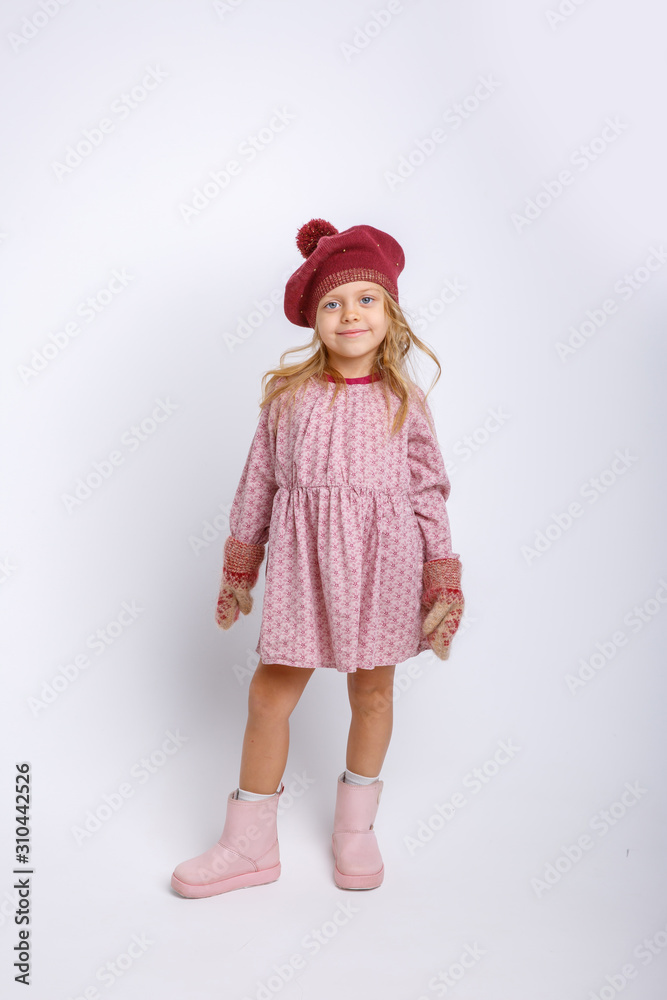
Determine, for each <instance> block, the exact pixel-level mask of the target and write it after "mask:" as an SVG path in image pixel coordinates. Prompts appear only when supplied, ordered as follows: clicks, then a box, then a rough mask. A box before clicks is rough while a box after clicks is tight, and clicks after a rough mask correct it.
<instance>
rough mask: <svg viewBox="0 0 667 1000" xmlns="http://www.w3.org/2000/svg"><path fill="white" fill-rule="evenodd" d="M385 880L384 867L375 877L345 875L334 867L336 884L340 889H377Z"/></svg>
mask: <svg viewBox="0 0 667 1000" xmlns="http://www.w3.org/2000/svg"><path fill="white" fill-rule="evenodd" d="M383 879H384V865H383V866H382V868H381V869H380V871H379V872H375V874H373V875H344V874H343V872H341V871H339V870H338V868H337V867H334V882H335V883H336V885H337V886H338V888H339V889H377V887H378V886H380V885H382V880H383Z"/></svg>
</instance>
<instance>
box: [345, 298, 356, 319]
mask: <svg viewBox="0 0 667 1000" xmlns="http://www.w3.org/2000/svg"><path fill="white" fill-rule="evenodd" d="M358 316H359V313H358V311H357V307H356V306H355V304H354V302H352V303H350V304H349V305H347V306H345V307H344V308H343V319H348V318H350V319H352V318H354V319H356V318H357V317H358Z"/></svg>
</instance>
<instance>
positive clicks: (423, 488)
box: [408, 389, 465, 660]
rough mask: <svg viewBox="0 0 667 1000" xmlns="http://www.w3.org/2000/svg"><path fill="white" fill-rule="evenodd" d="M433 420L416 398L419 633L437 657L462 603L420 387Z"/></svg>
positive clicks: (446, 486)
mask: <svg viewBox="0 0 667 1000" xmlns="http://www.w3.org/2000/svg"><path fill="white" fill-rule="evenodd" d="M418 391H419V394H420V398H421V400H422V401H423V402H424V404H425V409H426V412H427V414H428V416H429V417H430V419H431V421H432V422H433V427H431V426H429V422H428V420H427V419H426V416H425V415H424V413H423V412H422V409H421V407H420V406H419V404H416V405H415V407H414V412H413V419H412V421H411V424H410V430H409V435H408V458H409V463H410V501H411V503H412V508H413V510H414V512H415V515H416V517H417V519H418V521H419V527H420V528H421V532H422V537H423V540H424V570H423V588H422V601H421V617H422V634H423V635H425V636H427V637H428V641H429V644H430V646H431V648H432V649H433V651H434V653H435V654H436V656H438V657H439V659H441V660H447V659H449V650H450V646H451V642H452V639H453V637H454V634H455V633H456V630H457V629H458V627H459V624H460V622H461V616H462V614H463V609H464V607H465V601H464V598H463V593H462V591H461V560H460V558H459V555H458V553H455V552H454V553H453V552H452V540H451V532H450V527H449V516H448V514H447V507H446V502H447V498H448V497H449V492H450V483H449V477H448V476H447V472H446V471H445V463H444V459H443V457H442V452H441V451H440V446H439V444H438V439H437V436H436V433H435V430H434V429H433V428H434V426H435V421H433V414H432V413H431V408H430V406H429V405H428V403H427V402H426V400H425V398H424V393H423V392H422V390H421V389H419V390H418Z"/></svg>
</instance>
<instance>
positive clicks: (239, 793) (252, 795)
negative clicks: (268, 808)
mask: <svg viewBox="0 0 667 1000" xmlns="http://www.w3.org/2000/svg"><path fill="white" fill-rule="evenodd" d="M275 794H276V793H275V792H269V793H268V794H266V795H265V794H263V793H262V792H247V791H246V790H245V788H237V789H236V795H235V796H234V797H235V798H237V799H245V801H246V802H257V801H259V799H271V798H273V796H274V795H275Z"/></svg>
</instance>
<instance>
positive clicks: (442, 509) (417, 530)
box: [229, 373, 456, 673]
mask: <svg viewBox="0 0 667 1000" xmlns="http://www.w3.org/2000/svg"><path fill="white" fill-rule="evenodd" d="M381 378H382V376H381V375H380V374H379V373H376V374H375V375H374V376H370V375H368V376H365V377H364V378H350V379H346V380H345V381H346V383H347V387H346V388H345V387H342V386H341V387H340V388H339V390H338V394H337V395H336V399H335V402H334V404H333V406H330V404H331V399H332V396H333V393H334V385H333V379H332V378H331V377H330V376H328V375H327V381H324V380H323V379H322V380H318V379H311V380H310V382H308V383H307V386H306V391H305V395H301V394H299V395H297V399H296V403H295V405H294V406H293V407H291V408H290V409H289V412H285V411H284V412H283V413H282V414H281V416H280V420H279V422H278V426H277V430H276V427H275V419H276V412H275V411H276V407H279V406H280V405H281V402H282V401H283V400H284V399H285V397H284V396H279V397H277V398H276V399H274V400H273V401H272V403H270V404H269V405H268V406H266V407H264V409H263V410H262V411H261V414H260V418H259V422H258V425H257V429H256V431H255V435H254V438H253V441H252V444H251V446H250V451H249V453H248V457H247V460H246V463H245V467H244V469H243V473H242V475H241V479H240V482H239V485H238V488H237V491H236V495H235V497H234V501H233V503H232V506H231V509H230V515H229V528H230V533H231V535H232V536H233V537H234V538H236V539H238V540H239V541H241V542H246V543H249V544H264V543H266V542H268V552H267V558H266V574H265V589H264V605H263V611H262V622H261V628H260V635H259V640H258V643H257V647H256V652H257V653H259V655H260V657H261V659H262V662H263V663H284V664H287V665H290V666H295V667H329V668H333V669H335V670H338V671H340V672H341V673H350V672H352V671H355V670H360V669H361V670H370V669H372V668H373V667H375V666H381V665H385V664H397V663H402V662H403V661H404V660H408V659H410V658H411V657H413V656H416V655H417V654H418V653H420V652H422V651H423V650H426V649H429V648H430V646H429V643H428V640H427V639H426V637H425V636H422V635H421V616H420V603H421V595H422V572H423V566H424V562H427V561H430V560H433V559H444V558H447V557H451V556H452V555H454V556H455V555H456V554H453V553H452V546H451V536H450V526H449V518H448V515H447V509H446V505H445V504H446V500H447V498H448V496H449V492H450V483H449V479H448V477H447V473H446V472H445V465H444V461H443V458H442V454H441V451H440V448H439V445H438V441H437V437H436V436H435V434H434V433H433V431H432V430H431V428H430V426H429V424H428V421H427V420H426V417H425V416H424V413H423V412H422V408H421V406H420V405H419V404H418V403H416V402H411V403H410V408H409V411H408V416H407V417H406V420H405V422H404V424H403V426H402V428H401V429H400V431H399V432H398V433H397V434H395V435H393V436H391V437H390V433H389V432H390V427H391V423H388V420H387V406H386V402H385V397H384V392H383V387H382V386H381V385H379V384H375V383H379V381H380V379H381ZM416 388H417V392H418V393H419V396H420V398H421V399H422V400H424V393H423V391H422V390H421V389H420V388H419V387H416ZM389 395H390V401H391V404H392V413H391V420H392V422H393V417H394V414H395V413H396V411H397V409H398V406H399V401H398V398H397V397H396V396H395V395H394V394H393V393H390V394H389ZM425 406H426V410H427V412H428V414H429V416H430V417H431V420H432V419H433V418H432V414H431V410H430V407H429V405H428V402H426V403H425Z"/></svg>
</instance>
